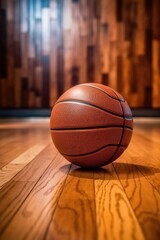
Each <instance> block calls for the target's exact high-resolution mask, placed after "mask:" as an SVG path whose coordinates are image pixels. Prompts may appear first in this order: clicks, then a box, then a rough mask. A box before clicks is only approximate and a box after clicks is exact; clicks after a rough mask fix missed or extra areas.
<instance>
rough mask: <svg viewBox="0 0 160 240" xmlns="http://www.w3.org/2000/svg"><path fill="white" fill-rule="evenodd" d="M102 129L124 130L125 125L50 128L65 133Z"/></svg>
mask: <svg viewBox="0 0 160 240" xmlns="http://www.w3.org/2000/svg"><path fill="white" fill-rule="evenodd" d="M101 128H123V125H110V126H93V127H82V128H50V130H52V131H61V130H63V131H65V130H90V129H101ZM124 128H127V129H130V130H133V128H131V127H128V126H124Z"/></svg>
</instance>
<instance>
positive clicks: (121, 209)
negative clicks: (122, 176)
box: [94, 164, 145, 239]
mask: <svg viewBox="0 0 160 240" xmlns="http://www.w3.org/2000/svg"><path fill="white" fill-rule="evenodd" d="M94 178H95V194H96V195H95V197H96V214H97V231H98V239H119V237H120V236H121V238H122V239H145V238H144V235H143V232H142V230H141V228H140V226H139V223H138V221H137V219H136V216H135V214H134V211H133V209H132V207H131V205H130V202H129V200H128V198H127V196H126V194H125V192H124V190H123V187H122V186H121V183H120V181H119V180H118V177H117V175H116V173H115V170H114V168H113V166H112V164H111V165H108V166H106V167H105V168H102V169H101V170H100V171H97V172H95V174H94Z"/></svg>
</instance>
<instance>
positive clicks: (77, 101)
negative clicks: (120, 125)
mask: <svg viewBox="0 0 160 240" xmlns="http://www.w3.org/2000/svg"><path fill="white" fill-rule="evenodd" d="M65 102H68V103H80V104H84V105H88V106H90V107H95V108H97V109H100V110H102V111H104V112H107V113H110V114H111V115H113V116H117V117H121V118H123V115H120V114H117V113H113V112H111V111H108V110H106V109H104V108H101V107H99V106H97V105H94V104H91V103H88V102H84V101H82V100H76V99H72V100H62V101H59V102H57V103H56V105H57V104H59V103H65ZM127 119H130V116H127ZM131 119H132V117H131Z"/></svg>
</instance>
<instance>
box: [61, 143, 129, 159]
mask: <svg viewBox="0 0 160 240" xmlns="http://www.w3.org/2000/svg"><path fill="white" fill-rule="evenodd" d="M117 146H118V147H119V145H118V144H108V145H105V146H103V147H101V148H98V149H96V150H94V151H92V152H89V153H83V154H72V155H70V154H65V153H62V152H60V153H61V154H62V155H63V156H68V157H82V156H87V155H90V154H93V153H96V152H98V151H100V150H102V149H104V148H107V147H117ZM121 147H124V148H125V145H121Z"/></svg>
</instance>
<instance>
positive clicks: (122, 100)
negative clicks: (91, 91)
mask: <svg viewBox="0 0 160 240" xmlns="http://www.w3.org/2000/svg"><path fill="white" fill-rule="evenodd" d="M83 86H87V87H92V88H96V89H97V90H99V91H101V92H103V93H105V94H106V95H107V96H108V97H110V98H112V99H114V100H117V101H119V102H125V100H124V99H119V98H114V97H112V96H111V95H109V94H108V93H107V92H105V91H104V90H103V89H101V88H99V87H97V86H94V85H93V86H92V85H90V84H85V83H84V85H83ZM114 93H115V92H114ZM116 96H117V95H116ZM117 97H118V96H117Z"/></svg>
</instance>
